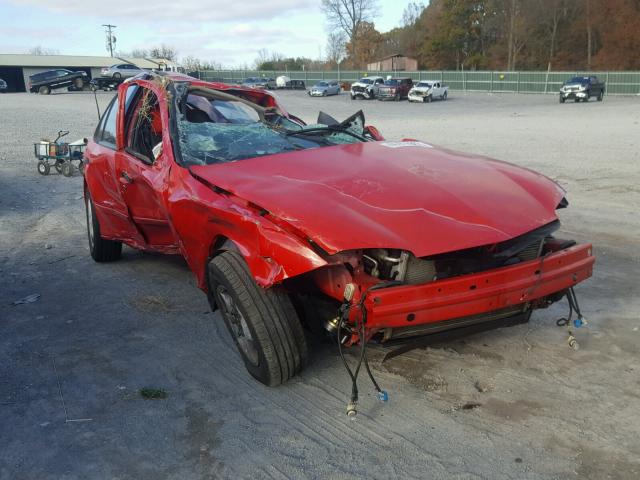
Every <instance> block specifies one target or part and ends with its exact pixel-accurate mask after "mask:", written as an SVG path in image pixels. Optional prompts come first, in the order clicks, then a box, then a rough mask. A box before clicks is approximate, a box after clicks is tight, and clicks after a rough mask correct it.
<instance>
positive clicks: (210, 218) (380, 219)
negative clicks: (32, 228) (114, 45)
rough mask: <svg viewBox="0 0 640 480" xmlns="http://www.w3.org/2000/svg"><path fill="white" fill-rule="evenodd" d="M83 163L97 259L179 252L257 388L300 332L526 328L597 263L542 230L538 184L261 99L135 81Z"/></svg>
mask: <svg viewBox="0 0 640 480" xmlns="http://www.w3.org/2000/svg"><path fill="white" fill-rule="evenodd" d="M85 161H86V167H85V184H84V188H85V203H86V214H87V227H88V237H89V245H90V251H91V256H92V257H93V258H94V260H96V261H98V262H107V261H113V260H117V259H118V258H119V257H120V255H121V251H122V244H123V243H124V244H126V245H129V246H131V247H133V248H136V249H140V250H146V251H153V252H161V253H166V254H176V255H182V256H184V258H185V259H186V261H187V263H188V265H189V267H190V268H191V270H192V271H193V273H194V274H195V276H196V278H197V280H198V285H199V286H200V288H202V290H204V291H205V292H206V293H207V295H208V298H209V301H210V303H211V307H212V308H213V309H214V310H215V309H220V310H221V313H222V317H223V318H224V321H225V323H226V325H227V327H228V329H229V331H230V333H231V335H232V336H233V338H234V341H235V343H236V345H237V346H238V349H239V351H240V354H241V356H242V358H243V360H244V363H245V365H246V367H247V369H248V371H249V372H250V373H251V375H253V376H254V377H255V378H256V379H258V380H259V381H260V382H263V383H265V384H267V385H277V384H280V383H282V382H284V381H286V380H287V379H289V378H291V377H292V376H293V375H294V374H296V373H297V372H299V371H300V369H301V368H302V367H303V365H304V364H305V361H306V358H307V346H306V340H305V334H306V331H310V332H318V331H324V330H327V331H329V332H330V334H331V335H333V336H334V337H333V338H334V339H337V341H338V344H339V345H340V346H341V347H342V346H345V347H346V346H351V345H354V344H362V345H364V344H365V343H366V342H368V341H379V342H383V343H384V342H389V343H393V342H396V341H399V340H405V339H408V338H416V337H420V336H425V335H431V334H434V333H437V332H443V331H450V330H454V331H461V332H462V331H465V329H466V328H469V327H474V326H478V325H481V326H482V328H492V327H497V326H504V325H508V324H514V323H518V322H524V321H527V320H528V318H529V316H530V314H531V312H532V311H533V310H534V309H536V308H540V307H546V306H548V305H549V304H551V303H552V302H555V301H558V300H560V299H561V298H563V297H564V295H565V294H566V293H567V292H568V291H569V289H571V288H572V287H573V286H574V285H576V284H577V283H579V282H582V281H583V280H585V279H586V278H588V277H589V276H590V275H591V272H592V266H593V263H594V257H593V256H592V252H591V245H589V244H585V245H577V244H576V243H575V242H573V241H567V240H562V239H559V238H555V237H554V235H553V234H554V232H555V231H556V230H557V229H558V227H559V221H558V215H557V211H558V209H559V208H562V207H565V206H566V205H567V201H566V199H565V192H564V191H563V190H562V188H560V187H559V186H558V185H557V184H556V183H555V182H553V181H552V180H550V179H548V178H546V177H544V176H542V175H540V174H538V173H535V172H532V171H530V170H526V169H523V168H519V167H516V166H514V165H510V164H508V163H504V162H499V161H496V160H490V159H486V158H482V157H477V156H472V155H466V154H460V153H455V152H452V151H449V150H444V149H438V148H434V147H433V146H431V145H429V144H427V143H423V142H419V141H399V142H390V141H385V140H384V139H383V138H382V137H381V136H380V134H379V133H378V132H377V130H376V129H375V128H373V127H369V126H366V125H365V120H364V116H363V114H362V112H358V113H356V114H354V115H353V116H351V117H350V118H348V119H346V120H345V121H342V122H339V121H337V120H335V119H333V118H331V117H329V116H328V115H325V114H322V113H321V114H320V116H319V118H318V122H317V123H316V124H314V125H305V123H304V122H302V121H301V120H300V119H298V118H296V117H295V116H292V115H290V114H288V113H287V112H286V111H285V110H284V108H283V107H282V106H281V105H278V103H277V102H276V100H275V99H274V97H273V96H272V95H271V94H269V93H268V92H266V91H262V90H255V89H248V88H242V87H238V86H229V85H224V84H218V83H207V82H202V81H199V80H195V79H193V78H191V77H187V76H183V75H178V74H167V75H161V74H151V73H150V74H144V75H142V76H140V77H138V78H135V79H133V80H132V81H130V82H128V83H124V84H122V85H121V86H120V87H119V89H118V95H117V96H116V97H115V98H114V100H113V101H112V102H111V104H110V105H109V107H108V108H107V109H106V111H105V113H104V115H103V116H102V119H101V120H100V123H99V125H98V127H97V129H96V131H95V135H94V138H93V140H92V141H90V142H89V145H88V147H87V150H86V153H85ZM323 327H324V328H323Z"/></svg>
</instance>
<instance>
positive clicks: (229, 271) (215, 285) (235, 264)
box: [208, 251, 307, 386]
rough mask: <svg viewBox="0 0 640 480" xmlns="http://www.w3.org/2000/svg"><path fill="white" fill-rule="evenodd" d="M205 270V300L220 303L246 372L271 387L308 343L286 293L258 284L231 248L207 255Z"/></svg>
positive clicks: (292, 368)
mask: <svg viewBox="0 0 640 480" xmlns="http://www.w3.org/2000/svg"><path fill="white" fill-rule="evenodd" d="M208 275H209V301H210V302H211V303H212V307H215V306H218V307H219V308H220V311H221V313H222V317H223V319H224V322H225V324H226V326H227V328H228V329H229V332H230V333H231V336H232V337H233V340H234V342H235V344H236V346H237V348H238V351H239V352H240V356H241V357H242V360H243V361H244V364H245V366H246V368H247V370H248V371H249V373H250V374H251V375H252V376H253V377H254V378H255V379H256V380H258V381H259V382H261V383H264V384H265V385H269V386H275V385H280V384H281V383H284V382H286V381H287V380H289V379H290V378H291V377H293V376H294V375H295V374H296V373H298V372H300V371H301V370H302V368H303V366H304V364H305V363H306V359H307V344H306V340H305V338H304V332H303V330H302V326H301V324H300V320H299V319H298V316H297V314H296V311H295V309H294V308H293V305H292V303H291V300H290V299H289V297H288V295H287V294H286V293H285V292H283V291H281V290H280V289H278V288H277V287H271V288H268V289H264V288H261V287H259V286H258V285H257V284H256V283H255V282H254V280H253V277H252V276H251V273H250V272H249V269H248V267H247V265H246V263H245V261H244V259H243V258H242V256H241V255H240V254H239V253H237V252H235V251H226V252H223V253H221V254H220V255H218V256H217V257H215V258H214V259H213V260H211V262H210V263H209V267H208ZM214 302H215V303H214Z"/></svg>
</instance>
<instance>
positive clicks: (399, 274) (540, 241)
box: [362, 221, 575, 285]
mask: <svg viewBox="0 0 640 480" xmlns="http://www.w3.org/2000/svg"><path fill="white" fill-rule="evenodd" d="M559 227H560V222H558V221H555V222H552V223H550V224H548V225H545V226H543V227H541V228H539V229H536V230H534V231H532V232H529V233H526V234H524V235H521V236H519V237H516V238H514V239H512V240H508V241H506V242H502V243H499V244H494V245H486V246H482V247H476V248H470V249H467V250H460V251H456V252H450V253H443V254H440V255H433V256H430V257H423V258H416V257H415V256H413V254H411V253H410V252H406V251H402V250H395V249H385V248H376V249H369V250H365V251H364V253H363V255H362V259H363V265H364V270H365V272H366V273H367V274H369V275H371V276H372V277H375V278H378V279H380V280H383V281H393V282H400V283H402V284H406V285H418V284H421V283H426V282H432V281H435V280H442V279H445V278H452V277H456V276H459V275H466V274H471V273H476V272H482V271H485V270H490V269H493V268H500V267H504V266H509V265H515V264H517V263H520V262H526V261H529V260H533V259H535V258H538V257H540V256H541V255H543V254H544V253H546V252H547V251H556V250H557V249H558V246H557V243H558V242H557V241H556V239H555V238H554V237H552V236H551V234H552V233H553V232H554V231H556V230H557V229H558V228H559ZM561 243H562V248H566V247H567V246H568V245H570V244H574V243H575V242H573V241H562V242H561Z"/></svg>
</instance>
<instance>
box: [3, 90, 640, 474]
mask: <svg viewBox="0 0 640 480" xmlns="http://www.w3.org/2000/svg"><path fill="white" fill-rule="evenodd" d="M111 95H112V94H107V93H100V94H99V95H98V99H99V103H100V105H101V107H102V108H104V106H105V105H106V103H107V102H108V100H109V99H110V98H111ZM278 96H279V97H280V99H281V101H282V103H283V104H284V106H285V107H286V108H287V109H288V110H289V111H290V112H291V113H294V114H297V115H299V116H301V117H302V118H304V119H305V120H307V121H313V120H314V119H315V116H316V115H317V112H318V110H320V109H322V110H324V111H326V112H327V113H329V114H332V115H334V116H335V117H337V118H339V119H341V118H345V117H347V116H348V115H349V114H351V113H353V112H354V111H355V110H356V109H360V108H362V109H363V110H364V112H365V114H366V116H367V119H368V123H370V124H373V125H376V126H377V127H378V128H379V129H380V130H381V131H382V132H383V134H384V135H385V136H386V137H387V138H389V139H400V138H404V137H409V138H417V139H421V140H425V141H428V142H431V143H434V144H436V145H443V146H447V147H451V148H455V149H458V150H462V151H469V152H474V153H482V154H486V155H489V156H492V157H496V158H499V159H502V160H507V161H510V162H513V163H516V164H518V165H522V166H525V167H529V168H532V169H535V170H538V171H540V172H543V173H545V174H546V175H548V176H550V177H552V178H554V179H556V180H557V181H558V182H560V183H561V184H562V185H563V186H564V187H565V188H566V189H567V190H568V194H567V197H568V199H569V202H570V206H569V208H567V209H566V210H563V211H562V212H561V220H562V222H563V229H562V230H563V232H564V236H566V237H572V238H575V239H576V240H579V241H590V242H593V244H594V246H595V254H596V256H597V265H596V269H595V273H594V277H593V278H592V279H590V280H588V281H587V282H585V283H583V284H581V285H580V286H579V287H578V288H577V294H578V298H579V300H580V304H581V307H582V310H583V312H584V314H585V315H586V318H587V320H588V322H589V324H588V326H587V327H585V328H582V329H580V330H578V331H577V338H578V341H579V343H580V349H579V350H578V351H574V350H572V349H570V348H569V347H568V346H567V343H566V339H567V332H566V329H564V328H560V327H557V326H556V325H555V320H556V319H557V318H558V317H560V316H563V315H565V314H566V312H567V307H566V304H565V303H564V302H563V303H562V304H557V305H555V306H554V307H552V308H550V309H548V310H546V311H538V312H536V313H535V314H534V315H533V317H532V319H531V321H530V323H529V324H526V325H521V326H517V327H513V328H508V329H503V330H498V331H493V332H489V333H485V334H481V335H476V336H473V337H469V338H466V339H465V340H461V341H456V342H453V343H449V344H446V345H441V346H438V347H437V348H427V349H423V350H415V351H412V352H410V353H407V354H405V355H404V356H401V357H398V358H395V359H392V360H390V361H388V362H385V363H384V364H382V363H381V359H382V355H383V352H381V351H380V350H376V349H372V352H371V355H372V357H373V368H374V371H375V374H376V376H377V378H378V380H379V382H380V383H381V384H382V385H383V388H385V389H386V390H388V392H389V395H390V400H389V402H388V403H387V404H381V403H379V402H378V401H377V400H376V399H375V395H374V392H373V390H372V388H370V385H369V384H368V382H367V379H366V377H364V378H362V380H361V383H360V390H361V392H362V394H361V402H360V406H359V407H360V414H359V415H358V417H357V418H356V419H355V420H351V419H348V418H347V417H346V415H345V403H346V401H347V399H348V393H349V391H350V386H349V382H348V381H347V375H346V372H345V371H344V369H343V367H342V364H341V362H340V359H339V357H338V353H337V351H336V348H335V346H334V345H327V344H322V343H317V344H314V345H313V347H312V352H311V364H310V365H309V367H308V368H307V369H306V370H305V371H304V372H303V373H302V374H301V375H300V376H298V377H296V378H295V379H294V380H292V381H291V382H289V383H287V384H286V385H284V386H281V387H278V388H273V389H272V388H267V387H264V386H262V385H260V384H258V383H256V382H255V381H253V380H252V379H251V377H250V376H249V375H248V374H247V373H246V372H245V369H244V367H243V365H242V363H241V360H240V358H239V356H238V354H237V353H236V351H235V349H234V346H233V343H232V340H231V338H230V337H229V335H228V333H227V332H226V330H225V328H224V326H223V324H222V321H221V319H220V317H219V315H218V314H215V315H214V314H211V313H210V312H209V307H208V305H207V302H206V299H205V296H204V294H203V293H202V292H200V291H199V290H198V289H197V288H196V286H195V282H194V279H193V277H192V275H191V273H190V272H189V270H188V269H187V267H186V264H185V263H184V262H183V261H182V260H181V259H180V258H176V257H161V256H155V255H146V254H142V253H140V252H137V251H134V250H131V249H125V251H124V257H123V259H122V260H121V261H119V262H116V263H112V264H101V265H98V264H96V263H94V262H93V261H92V260H91V259H90V257H89V254H88V249H87V241H86V233H85V220H84V206H83V200H82V177H81V176H80V175H79V174H78V173H77V172H76V175H75V176H74V177H73V178H65V177H63V176H61V175H57V174H55V173H54V174H51V175H49V176H46V177H45V176H40V175H39V174H38V173H37V172H36V161H35V159H34V158H33V150H32V148H33V147H32V142H35V141H38V140H40V139H41V138H42V137H49V138H51V136H53V135H54V134H55V132H56V131H57V130H60V129H65V130H70V131H71V134H70V135H69V138H71V139H77V138H80V137H83V136H90V135H91V134H92V131H93V128H94V127H95V124H96V121H97V116H96V111H95V103H94V99H93V95H91V94H88V93H77V94H57V95H51V96H47V97H44V96H38V95H30V94H7V95H0V124H1V128H0V479H2V480H5V479H6V480H9V479H11V480H13V479H35V478H38V479H86V478H109V479H111V478H117V479H154V480H155V479H161V478H194V479H195V478H198V479H199V478H251V479H258V478H259V479H262V478H274V479H298V478H331V479H350V478H403V479H405V478H433V479H440V478H441V479H461V480H462V479H465V480H471V479H488V480H498V479H571V478H576V479H637V478H640V440H639V438H640V376H639V375H640V358H639V355H638V354H639V352H640V347H639V345H640V318H639V314H638V312H639V311H640V295H639V294H640V286H639V285H640V283H639V282H638V266H639V263H640V261H639V253H638V252H639V247H640V242H639V240H638V237H639V234H640V217H639V216H638V210H639V207H640V187H639V185H640V166H639V165H640V153H639V152H640V135H639V134H638V132H639V131H640V127H639V123H640V98H639V97H612V96H610V97H606V98H605V101H604V102H602V103H599V102H596V101H595V100H593V101H592V102H590V103H589V104H583V103H580V104H574V103H568V104H564V105H560V104H559V103H558V102H557V98H556V97H555V96H551V95H548V96H544V95H519V96H518V95H489V94H467V95H464V94H461V93H456V92H453V93H452V94H451V96H450V99H449V100H448V101H446V102H434V103H432V104H426V105H422V104H407V103H406V102H401V103H393V102H392V103H381V102H366V101H356V102H354V101H351V100H350V99H349V98H348V95H341V96H339V97H332V98H308V97H307V96H306V95H305V94H304V92H284V93H279V94H278ZM32 294H37V295H39V297H37V298H36V300H35V301H34V302H32V303H26V304H21V305H12V302H14V301H16V300H19V299H22V298H25V297H27V296H29V295H32ZM144 387H152V388H159V389H163V390H164V391H166V393H167V397H166V398H165V399H157V400H145V399H143V398H141V396H140V395H139V390H140V389H141V388H144Z"/></svg>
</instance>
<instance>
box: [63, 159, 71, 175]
mask: <svg viewBox="0 0 640 480" xmlns="http://www.w3.org/2000/svg"><path fill="white" fill-rule="evenodd" d="M62 175H64V176H65V177H72V176H73V165H72V164H71V162H68V161H67V162H63V164H62Z"/></svg>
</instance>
